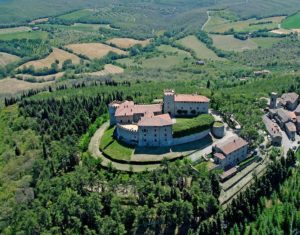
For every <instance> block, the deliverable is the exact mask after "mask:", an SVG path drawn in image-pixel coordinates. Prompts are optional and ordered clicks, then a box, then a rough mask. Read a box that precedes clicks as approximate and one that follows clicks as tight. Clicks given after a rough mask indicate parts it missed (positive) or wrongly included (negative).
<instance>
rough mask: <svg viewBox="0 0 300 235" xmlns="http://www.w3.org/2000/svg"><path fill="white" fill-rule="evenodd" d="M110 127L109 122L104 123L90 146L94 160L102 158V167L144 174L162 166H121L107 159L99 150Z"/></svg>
mask: <svg viewBox="0 0 300 235" xmlns="http://www.w3.org/2000/svg"><path fill="white" fill-rule="evenodd" d="M108 127H109V122H106V123H104V124H103V125H102V126H101V127H100V128H99V129H98V130H97V131H96V132H95V134H94V136H93V137H92V139H91V141H90V144H89V149H88V150H89V153H90V154H91V155H92V156H93V157H94V158H100V159H101V160H102V161H101V165H102V166H104V167H108V166H109V165H110V164H111V165H112V167H113V168H115V169H116V170H121V171H132V172H142V171H145V170H149V171H151V170H155V169H156V168H158V167H159V166H160V164H152V165H134V164H121V163H117V162H114V161H112V160H110V159H108V158H106V157H105V156H104V155H103V154H102V153H101V151H100V149H99V144H100V140H101V138H102V136H103V134H104V132H105V130H106V129H107V128H108Z"/></svg>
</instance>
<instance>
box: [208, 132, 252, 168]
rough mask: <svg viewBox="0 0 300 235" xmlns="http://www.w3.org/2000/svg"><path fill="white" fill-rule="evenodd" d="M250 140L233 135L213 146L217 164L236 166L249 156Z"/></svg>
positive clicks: (226, 166) (223, 166)
mask: <svg viewBox="0 0 300 235" xmlns="http://www.w3.org/2000/svg"><path fill="white" fill-rule="evenodd" d="M247 154H248V142H247V141H245V140H244V139H242V138H240V137H231V138H229V139H227V140H226V141H224V142H222V143H220V144H217V145H215V146H214V147H213V157H214V160H215V163H216V164H219V165H220V166H221V167H222V168H228V167H231V166H235V165H236V164H238V163H239V162H241V161H243V160H244V159H245V158H247Z"/></svg>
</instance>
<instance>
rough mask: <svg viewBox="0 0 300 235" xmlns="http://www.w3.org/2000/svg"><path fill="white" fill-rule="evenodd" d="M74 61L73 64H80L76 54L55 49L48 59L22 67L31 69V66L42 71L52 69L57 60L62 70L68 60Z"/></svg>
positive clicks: (30, 62) (28, 63)
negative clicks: (45, 68)
mask: <svg viewBox="0 0 300 235" xmlns="http://www.w3.org/2000/svg"><path fill="white" fill-rule="evenodd" d="M68 59H70V60H72V63H73V64H79V62H80V58H79V57H78V56H76V55H74V54H71V53H69V52H67V51H64V50H61V49H58V48H53V52H52V53H50V55H48V56H47V57H46V58H44V59H41V60H35V61H29V62H27V63H25V64H23V65H21V66H20V67H24V66H26V67H29V66H31V65H33V66H34V68H36V69H42V68H44V67H47V68H50V67H51V64H52V63H54V62H55V60H58V61H59V64H58V67H59V68H61V67H62V64H63V62H64V61H66V60H68Z"/></svg>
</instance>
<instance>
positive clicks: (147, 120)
mask: <svg viewBox="0 0 300 235" xmlns="http://www.w3.org/2000/svg"><path fill="white" fill-rule="evenodd" d="M171 125H173V121H172V119H171V117H170V115H169V114H161V115H157V116H153V115H151V114H150V113H147V115H145V116H144V117H142V118H141V120H140V121H139V122H138V126H157V127H161V126H171Z"/></svg>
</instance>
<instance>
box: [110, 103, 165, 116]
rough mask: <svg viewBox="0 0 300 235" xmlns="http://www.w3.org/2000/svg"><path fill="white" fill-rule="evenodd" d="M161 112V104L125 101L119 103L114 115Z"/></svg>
mask: <svg viewBox="0 0 300 235" xmlns="http://www.w3.org/2000/svg"><path fill="white" fill-rule="evenodd" d="M147 112H151V113H161V112H162V104H147V105H146V104H138V105H137V104H134V102H132V101H125V102H123V103H122V104H120V105H119V107H118V109H117V110H116V114H115V116H116V117H118V116H132V115H134V114H145V113H147Z"/></svg>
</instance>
